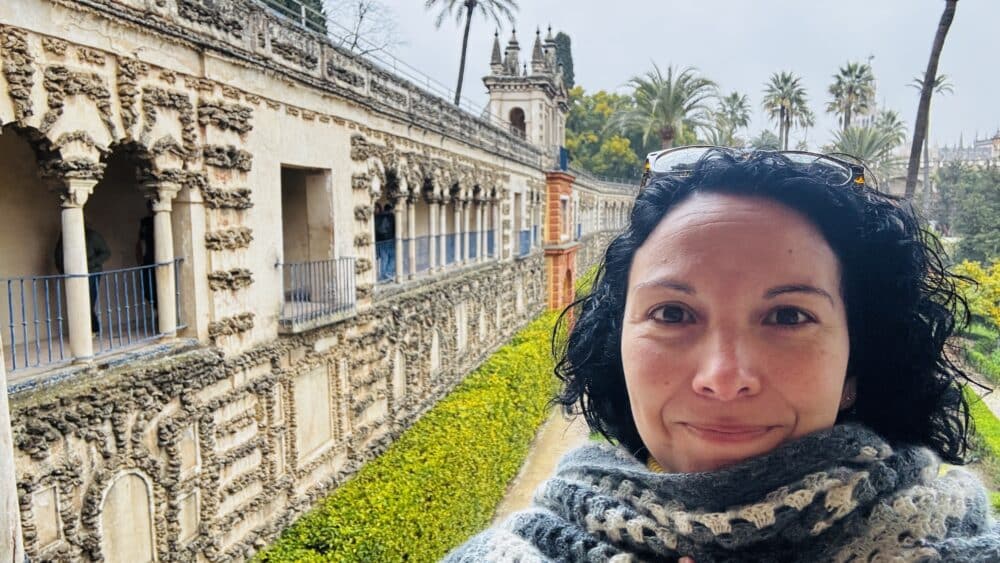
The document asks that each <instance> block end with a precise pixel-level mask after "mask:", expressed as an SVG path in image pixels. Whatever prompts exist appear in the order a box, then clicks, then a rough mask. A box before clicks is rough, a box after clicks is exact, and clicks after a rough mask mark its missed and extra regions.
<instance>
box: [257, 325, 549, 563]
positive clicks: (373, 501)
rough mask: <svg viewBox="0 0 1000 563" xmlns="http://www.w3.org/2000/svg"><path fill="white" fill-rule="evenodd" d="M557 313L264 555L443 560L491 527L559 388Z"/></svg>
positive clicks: (526, 332)
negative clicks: (554, 347) (553, 339)
mask: <svg viewBox="0 0 1000 563" xmlns="http://www.w3.org/2000/svg"><path fill="white" fill-rule="evenodd" d="M555 319H556V314H555V313H546V314H543V315H542V316H541V317H539V318H538V319H536V320H535V321H533V322H532V323H531V324H529V325H528V326H527V327H526V328H524V329H523V330H521V331H520V332H518V333H517V334H516V335H515V337H514V338H513V340H512V341H511V342H510V343H508V344H507V345H505V346H503V347H501V348H500V349H499V350H497V352H496V353H494V354H493V355H492V356H490V357H489V358H488V359H487V360H486V361H485V362H484V363H483V364H482V365H481V366H480V367H479V368H477V369H476V370H475V371H474V372H473V373H471V374H470V375H469V376H467V377H466V378H465V380H464V381H462V383H460V384H459V385H458V386H457V387H456V388H455V390H454V391H452V392H451V393H450V394H449V395H448V396H446V397H445V398H443V399H441V401H439V402H438V403H437V404H436V405H435V406H434V407H433V408H432V409H431V410H430V411H428V412H427V413H426V414H425V415H424V416H423V417H421V418H420V420H418V421H417V422H416V423H415V424H414V425H413V426H412V427H411V428H410V429H408V430H407V431H406V432H404V433H403V435H402V436H400V438H399V439H398V440H396V442H395V443H394V444H393V445H392V446H390V447H389V449H388V450H386V452H385V453H383V454H382V455H381V456H379V457H378V458H377V459H375V460H372V461H370V462H369V463H367V464H366V465H365V466H364V467H363V468H362V469H361V470H360V471H359V472H358V474H357V475H356V476H355V477H354V478H353V479H351V480H350V481H348V482H347V483H345V484H343V485H342V486H340V487H339V488H338V489H337V490H336V491H334V492H333V494H331V495H330V496H329V497H327V498H326V499H324V500H322V501H321V502H320V503H319V504H318V505H317V506H316V507H315V508H314V509H313V510H312V511H311V512H309V513H308V514H306V515H304V516H303V517H302V518H300V519H299V520H298V521H297V522H295V524H293V525H292V526H290V527H289V528H288V529H286V530H285V531H284V533H283V534H282V535H281V537H280V538H279V539H278V541H277V542H276V543H275V544H274V545H272V546H271V547H270V548H268V549H267V550H265V551H263V552H261V553H260V554H259V555H258V556H257V561H267V562H272V561H379V562H383V561H411V562H412V561H437V560H438V559H440V558H441V557H442V556H444V555H445V554H446V553H447V552H448V551H450V550H451V549H452V548H454V547H456V546H458V545H459V544H461V543H463V542H464V541H465V540H467V539H468V538H470V537H471V536H472V535H474V534H475V533H476V532H478V531H480V530H482V529H484V528H486V527H487V526H488V525H489V523H490V520H491V519H492V516H493V512H494V510H495V509H496V506H497V504H499V502H500V500H501V499H502V498H503V496H504V494H505V493H506V490H507V484H508V483H509V482H510V480H511V479H513V478H514V476H515V475H516V474H517V471H518V470H519V469H520V467H521V463H522V462H523V461H524V458H525V456H526V455H527V452H528V447H529V445H530V443H531V440H532V438H533V437H534V435H535V432H536V431H537V429H538V427H539V426H540V425H541V423H542V422H543V421H544V420H545V417H546V415H547V414H548V412H549V400H550V399H551V398H552V397H553V396H554V394H555V392H556V390H557V385H558V381H557V380H556V379H555V376H554V375H553V358H552V355H551V352H550V345H549V338H550V335H551V334H552V328H553V325H554V323H555Z"/></svg>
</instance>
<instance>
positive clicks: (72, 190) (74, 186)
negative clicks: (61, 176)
mask: <svg viewBox="0 0 1000 563" xmlns="http://www.w3.org/2000/svg"><path fill="white" fill-rule="evenodd" d="M65 182H66V189H65V190H64V191H63V193H61V194H60V195H59V197H60V199H61V200H62V207H63V208H64V209H66V208H70V207H83V206H84V204H86V203H87V199H88V198H90V194H92V193H94V186H96V185H97V180H95V179H93V178H66V180H65Z"/></svg>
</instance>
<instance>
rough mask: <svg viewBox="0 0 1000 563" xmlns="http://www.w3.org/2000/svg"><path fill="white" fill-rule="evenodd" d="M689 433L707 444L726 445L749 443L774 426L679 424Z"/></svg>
mask: <svg viewBox="0 0 1000 563" xmlns="http://www.w3.org/2000/svg"><path fill="white" fill-rule="evenodd" d="M681 424H682V425H683V426H684V427H685V428H687V429H688V431H689V432H691V433H692V434H694V435H695V436H697V437H699V438H701V439H702V440H706V441H709V442H720V443H726V444H732V443H739V442H749V441H752V440H756V439H758V438H760V437H761V436H763V435H765V434H767V433H768V432H770V431H771V429H773V428H775V427H774V426H750V425H728V424H727V425H716V424H694V423H690V422H682V423H681Z"/></svg>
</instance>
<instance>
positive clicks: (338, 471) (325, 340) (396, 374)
mask: <svg viewBox="0 0 1000 563" xmlns="http://www.w3.org/2000/svg"><path fill="white" fill-rule="evenodd" d="M542 269H543V268H542V257H541V255H540V254H537V253H536V254H535V255H533V256H532V257H529V258H527V259H525V260H522V261H518V262H516V263H512V264H504V265H499V264H487V265H484V266H482V267H479V268H474V269H471V270H468V271H467V272H465V273H464V274H462V275H459V276H453V277H449V278H446V279H440V280H437V281H431V280H427V281H425V282H418V283H415V284H414V285H413V286H412V287H410V288H409V289H408V290H407V291H403V292H399V293H397V294H396V295H394V296H390V297H387V298H385V299H384V300H383V301H381V302H379V303H378V304H377V305H375V306H374V307H372V308H371V309H370V310H369V311H367V312H365V313H363V314H359V315H358V316H357V317H356V318H355V319H353V320H351V321H349V322H343V323H338V324H336V325H332V326H329V327H325V328H322V329H318V330H315V331H311V332H309V333H307V334H302V335H298V336H294V337H281V338H278V339H277V340H275V341H273V342H271V343H268V344H266V345H262V346H257V347H255V348H253V349H251V350H248V351H246V352H243V353H241V354H238V355H235V356H231V357H224V356H223V355H222V354H221V353H220V351H219V350H217V349H197V350H192V351H189V352H187V353H183V354H178V355H175V356H172V357H170V358H167V359H162V360H159V361H155V360H154V361H149V362H145V363H142V364H140V366H138V367H135V364H131V365H129V366H125V367H121V368H117V369H106V370H102V371H101V373H100V374H99V375H98V377H97V378H93V379H87V380H76V381H74V382H67V383H65V384H61V385H57V386H53V387H51V388H48V389H46V390H45V391H44V392H35V393H31V394H28V395H27V396H23V397H15V399H14V401H13V404H12V408H13V418H14V441H15V445H16V448H17V449H16V452H15V458H16V461H15V463H16V465H17V468H18V489H19V493H20V505H21V517H22V521H23V524H24V538H25V547H26V551H27V553H28V554H29V556H30V557H31V559H32V560H33V561H56V560H78V559H84V560H94V561H100V560H105V561H139V560H145V559H147V558H150V557H151V556H152V555H154V554H155V557H156V558H157V559H159V560H162V561H194V560H209V561H224V560H233V559H235V560H239V559H241V558H243V557H246V556H249V555H250V554H252V553H253V552H254V551H255V550H256V549H258V548H260V547H261V546H262V545H263V544H264V542H266V541H269V540H271V539H273V538H274V537H275V535H276V534H277V533H278V532H279V531H280V530H281V529H282V528H283V527H284V526H286V525H287V524H288V523H290V522H291V521H292V520H293V519H294V518H295V517H296V516H297V515H299V514H300V513H302V512H303V511H304V510H306V509H308V508H309V507H310V506H311V504H312V503H313V502H314V501H315V500H316V499H318V498H320V497H321V496H322V495H324V494H326V493H328V492H329V491H330V490H331V489H332V488H334V487H336V486H337V484H338V483H341V482H342V481H344V480H345V479H346V478H348V477H349V476H350V475H352V474H353V473H354V472H355V471H356V470H357V469H358V468H359V467H360V466H361V465H362V464H363V463H364V462H365V461H366V460H368V459H371V458H372V457H374V456H377V455H378V454H379V453H380V452H381V451H382V450H383V449H384V448H385V447H386V446H387V445H388V444H389V443H391V442H392V440H393V439H395V438H396V437H397V436H398V435H399V434H400V433H401V432H402V431H403V430H405V429H406V428H407V427H408V426H409V424H410V423H411V422H412V421H413V420H415V419H416V418H417V417H418V416H419V415H420V414H421V413H423V412H424V411H425V410H427V409H428V408H429V407H430V406H431V405H433V403H434V402H435V401H436V400H437V399H439V398H440V397H441V396H443V395H444V394H446V393H447V392H448V391H449V390H450V389H451V388H452V387H453V386H454V385H455V384H456V383H458V382H459V381H460V380H461V379H462V377H463V376H464V375H465V373H467V372H468V371H469V370H470V369H471V368H473V367H474V366H476V365H477V364H478V363H479V362H480V361H481V360H482V359H483V358H484V357H485V356H486V355H487V354H489V353H490V352H491V351H492V350H493V349H495V348H496V347H497V346H498V345H499V344H500V343H502V342H504V341H505V340H506V339H508V338H509V337H510V336H511V335H512V334H513V332H514V331H515V330H516V329H518V328H519V327H520V326H522V325H523V324H524V322H526V321H527V320H528V319H530V318H531V317H533V316H534V315H536V314H537V313H538V312H539V311H540V310H541V309H542V308H543V306H544V303H543V301H542V296H543V295H544V291H543V279H542ZM463 320H464V321H465V323H462V322H461V321H463ZM460 343H461V344H462V345H461V346H460Z"/></svg>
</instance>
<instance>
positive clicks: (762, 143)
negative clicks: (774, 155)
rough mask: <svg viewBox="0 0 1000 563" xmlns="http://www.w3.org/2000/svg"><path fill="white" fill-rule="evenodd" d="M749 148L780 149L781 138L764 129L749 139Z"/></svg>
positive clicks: (759, 149) (761, 149)
mask: <svg viewBox="0 0 1000 563" xmlns="http://www.w3.org/2000/svg"><path fill="white" fill-rule="evenodd" d="M749 145H750V148H752V149H754V150H758V151H780V150H781V139H779V138H778V136H777V135H775V134H774V133H772V132H771V131H768V130H767V129H764V130H763V131H761V132H760V135H757V136H756V137H754V138H752V139H750V142H749Z"/></svg>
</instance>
